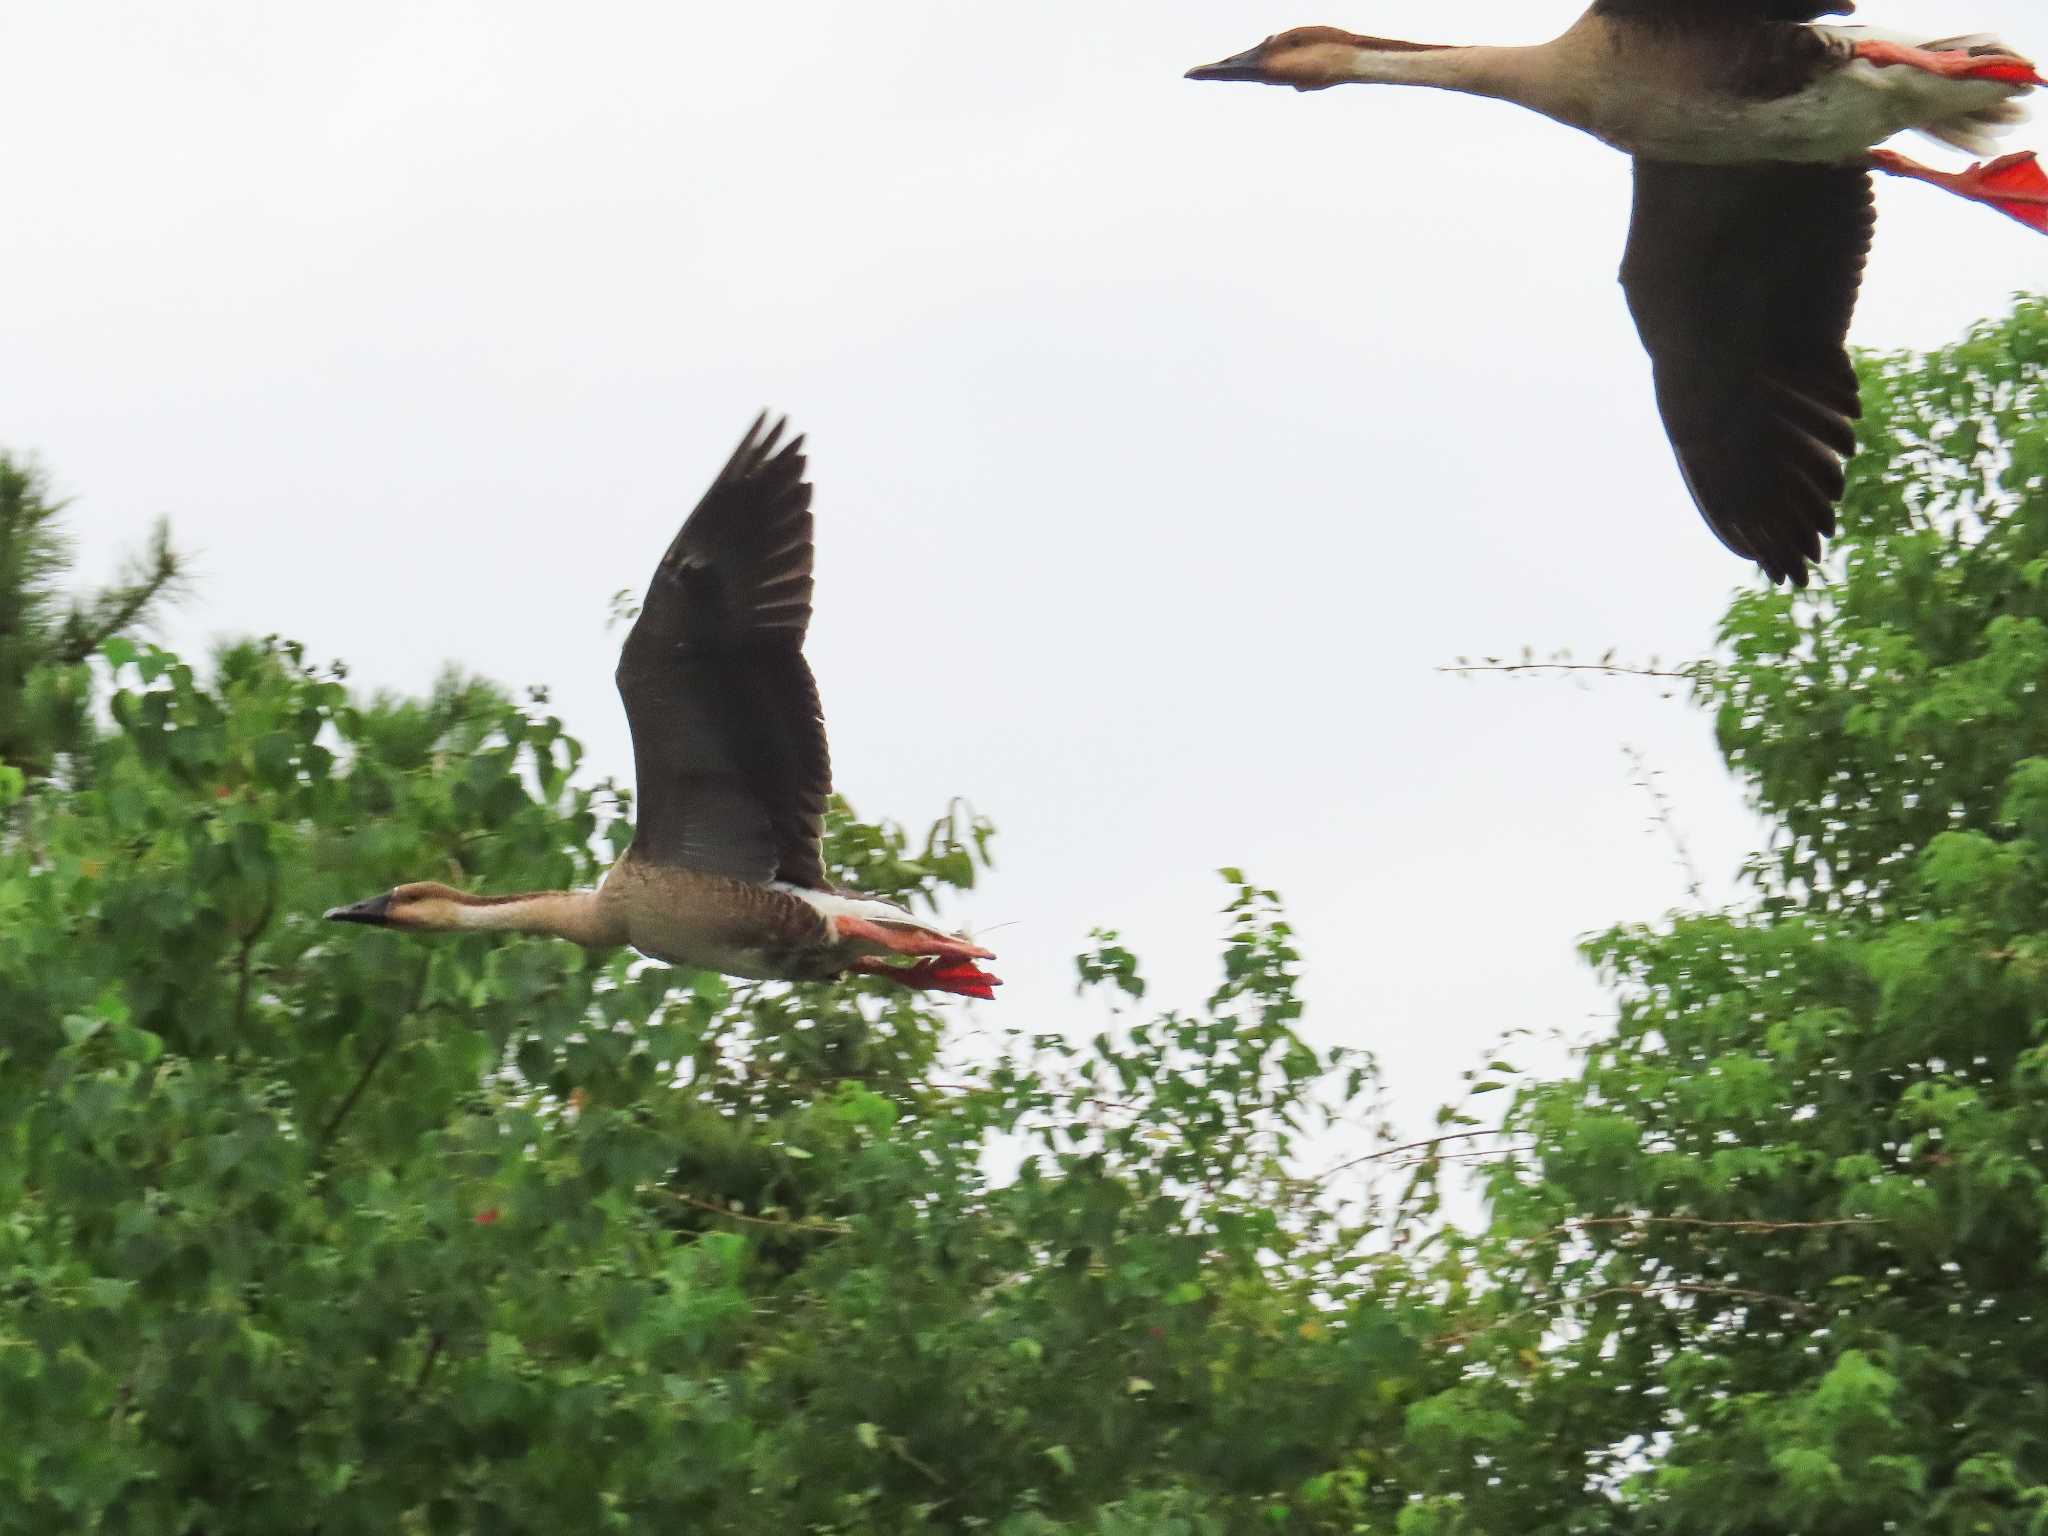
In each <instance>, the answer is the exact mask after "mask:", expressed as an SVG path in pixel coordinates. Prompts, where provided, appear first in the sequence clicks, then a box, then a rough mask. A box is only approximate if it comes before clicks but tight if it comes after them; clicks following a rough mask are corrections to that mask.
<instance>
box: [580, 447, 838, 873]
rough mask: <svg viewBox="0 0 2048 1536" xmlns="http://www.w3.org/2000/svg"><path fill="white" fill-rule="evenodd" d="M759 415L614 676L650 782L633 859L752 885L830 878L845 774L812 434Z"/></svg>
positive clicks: (659, 572) (665, 569)
mask: <svg viewBox="0 0 2048 1536" xmlns="http://www.w3.org/2000/svg"><path fill="white" fill-rule="evenodd" d="M785 425H786V423H785V422H783V421H777V422H776V423H775V424H774V425H773V426H770V425H769V424H768V418H767V416H766V415H765V414H764V415H762V416H761V417H760V418H759V419H758V420H756V421H755V423H754V425H753V427H752V428H750V429H749V430H748V432H747V436H746V438H745V440H744V441H743V442H741V444H740V445H739V447H738V449H737V450H735V451H734V453H733V456H732V458H731V460H730V461H729V462H728V463H727V464H726V466H725V468H724V469H723V470H721V471H720V472H719V475H718V478H717V479H716V480H715V481H713V482H712V485H711V489H710V490H708V491H706V492H705V493H704V499H703V500H702V501H700V502H699V503H698V504H697V508H696V510H695V511H694V512H692V513H691V514H690V516H689V519H688V520H687V521H686V522H685V523H684V524H683V526H682V530H681V531H680V532H679V533H677V534H676V537H675V541H674V542H673V543H672V544H670V545H669V547H668V552H667V553H666V554H664V555H663V556H662V557H661V564H660V565H658V566H656V567H655V571H654V580H653V581H652V583H650V584H649V586H648V588H647V601H646V603H645V604H644V605H643V606H642V608H641V610H640V617H639V618H638V620H636V621H635V623H634V625H633V630H632V633H631V634H629V635H627V636H626V644H625V647H624V648H623V649H622V650H621V652H620V654H619V670H618V676H617V681H618V685H619V696H620V697H621V698H622V699H624V700H625V704H626V719H627V722H628V723H629V724H630V725H631V727H632V730H633V761H634V766H635V768H636V770H637V776H638V779H639V786H640V792H639V805H638V816H637V820H636V824H635V827H634V834H633V841H634V847H635V849H636V850H638V851H640V852H642V853H644V854H646V855H647V856H649V857H651V858H652V859H654V860H655V861H657V862H660V863H665V864H676V865H681V866H683V867H685V868H689V869H694V870H700V871H703V872H705V873H708V874H721V875H730V876H733V877H734V878H737V879H741V880H754V881H767V880H786V881H788V882H790V883H791V884H793V885H801V886H807V887H822V886H823V885H824V883H825V875H824V867H823V863H822V855H821V853H820V848H819V842H820V838H821V836H822V834H823V831H824V822H825V800H826V797H827V796H828V795H830V793H831V791H832V765H831V757H830V753H829V751H828V750H827V747H826V744H825V720H824V711H823V710H822V709H821V708H820V706H819V703H818V685H817V684H816V682H814V681H813V680H812V678H811V669H810V666H809V664H808V663H806V662H805V660H804V656H803V644H804V633H805V631H806V630H807V629H808V628H809V627H810V622H811V487H810V485H809V483H808V482H807V481H806V480H805V479H804V455H803V439H802V438H801V437H798V438H794V439H792V440H791V441H790V442H789V443H788V444H787V445H785V446H782V447H781V448H780V449H778V448H777V444H778V443H779V442H780V440H781V437H782V433H783V429H784V427H785Z"/></svg>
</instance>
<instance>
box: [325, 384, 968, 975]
mask: <svg viewBox="0 0 2048 1536" xmlns="http://www.w3.org/2000/svg"><path fill="white" fill-rule="evenodd" d="M785 425H786V423H785V422H783V421H777V422H776V423H775V424H774V425H773V426H772V427H771V426H769V425H768V418H767V416H766V415H765V414H764V415H763V416H761V417H760V418H759V419H758V420H757V421H755V423H754V425H753V427H752V428H751V429H750V430H749V431H748V433H747V436H746V438H745V440H744V441H742V442H741V444H740V445H739V448H738V449H737V450H736V451H735V452H734V454H733V456H732V458H731V460H730V461H729V462H728V463H727V464H726V466H725V468H724V469H723V470H721V471H720V472H719V475H718V478H717V479H716V480H715V481H713V482H712V485H711V489H710V490H708V491H706V492H705V493H704V499H703V500H702V501H700V502H699V503H698V504H697V508H696V510H695V511H693V512H692V513H691V514H690V516H689V518H688V520H687V521H686V522H684V524H683V526H682V531H681V532H679V533H678V534H677V535H676V537H675V541H674V542H673V543H671V544H670V545H669V547H668V552H667V553H666V554H664V555H663V556H662V557H661V563H660V564H659V565H657V566H656V567H655V570H654V579H653V582H652V583H651V584H650V585H649V586H648V589H647V601H646V602H645V604H644V605H643V606H642V607H641V610H640V615H639V617H638V618H637V619H636V620H635V621H634V624H633V628H632V631H631V633H629V634H628V635H627V636H626V643H625V646H624V647H623V649H622V650H621V652H620V655H619V667H618V672H617V677H616V680H617V683H618V687H619V695H620V697H621V698H622V699H623V700H624V701H625V705H626V720H627V723H628V724H629V725H630V726H631V728H632V734H633V761H634V766H635V768H636V770H637V774H638V780H639V794H638V796H637V797H636V808H637V819H636V822H635V825H634V828H633V841H632V844H631V846H630V847H628V848H627V849H626V851H625V853H624V854H622V855H621V856H620V858H619V859H618V861H617V862H616V863H615V864H613V865H612V867H611V869H610V870H609V871H608V872H607V873H606V875H605V877H604V879H603V881H602V882H600V883H599V885H598V886H597V888H596V889H595V890H584V891H536V892H527V893H523V894H520V895H515V896H473V895H470V894H468V893H466V892H463V891H458V890H455V889H453V888H451V887H449V886H445V885H439V884H435V883H433V882H430V881H422V882H418V883H415V884H411V885H401V886H399V887H398V888H397V889H395V890H391V891H387V892H386V893H385V894H383V895H381V896H376V897H373V898H371V899H370V900H368V901H364V902H358V903H357V904H356V905H354V906H351V907H336V908H334V909H333V910H331V911H330V912H328V913H327V914H326V915H327V916H328V917H329V918H331V919H333V920H334V921H336V922H343V923H369V924H372V925H374V926H376V927H380V928H396V929H400V930H402V931H405V932H409V933H458V932H459V933H468V932H476V931H478V930H486V931H496V932H508V933H525V934H546V935H552V936H554V937H557V938H563V939H570V940H573V941H574V942H576V943H578V944H582V945H585V946H586V947H588V948H591V949H615V948H618V947H619V946H620V945H631V946H632V947H633V948H634V949H636V950H638V951H640V953H641V954H643V955H651V956H653V957H654V958H655V959H657V960H666V961H668V962H670V963H671V964H674V965H684V966H694V967H698V968H700V969H704V970H714V971H723V972H725V973H727V974H728V975H733V976H748V977H755V978H759V979H769V980H783V981H829V980H832V979H833V978H835V977H839V976H842V975H846V974H848V973H854V974H860V975H868V976H880V977H885V978H887V979H888V980H890V981H894V982H899V983H901V984H902V985H904V986H907V987H917V988H923V989H926V990H930V991H936V992H953V993H958V994H960V995H961V996H964V997H983V998H985V997H992V996H994V992H993V990H992V989H993V988H994V987H996V986H998V985H1000V983H999V981H998V979H997V978H996V977H994V976H991V975H989V974H988V973H987V972H986V971H983V970H982V969H980V968H979V967H978V966H976V965H975V963H974V962H975V961H977V960H989V959H993V958H994V956H993V955H992V954H991V953H990V952H989V951H988V950H986V949H982V948H980V947H978V946H977V945H975V944H972V943H970V942H969V941H968V940H966V939H964V938H962V937H960V936H959V935H957V934H950V933H946V932H943V931H941V930H940V929H937V928H934V927H933V926H932V925H931V924H929V923H927V922H925V921H923V920H922V919H920V918H917V917H913V916H912V915H911V914H910V913H909V912H906V911H904V910H903V909H902V908H901V907H898V906H895V905H893V904H891V903H889V902H886V901H878V900H874V899H872V898H869V897H864V896H856V895H852V894H849V893H845V892H840V891H835V890H833V889H832V887H831V885H830V884H829V883H828V882H827V881H826V879H825V867H824V858H823V851H822V847H821V839H822V836H823V830H824V822H825V801H826V797H827V796H828V795H830V793H831V790H832V767H831V761H830V758H829V755H828V753H827V750H826V745H825V721H824V718H823V711H822V710H821V708H820V706H819V703H818V686H817V684H816V683H815V682H814V681H812V678H811V669H810V666H809V664H808V663H807V662H805V660H804V655H803V643H804V632H805V630H807V629H808V628H809V627H810V622H811V487H810V484H809V482H808V481H807V480H806V479H805V478H804V454H803V442H804V440H803V439H802V438H801V437H798V438H794V439H792V440H791V441H790V442H789V443H787V444H785V445H783V446H782V447H780V448H779V449H778V447H777V444H778V443H779V442H780V440H781V437H782V433H783V430H784V427H785Z"/></svg>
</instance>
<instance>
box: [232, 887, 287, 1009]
mask: <svg viewBox="0 0 2048 1536" xmlns="http://www.w3.org/2000/svg"><path fill="white" fill-rule="evenodd" d="M276 910H277V898H276V896H275V895H273V896H272V897H271V899H270V900H269V902H267V903H266V904H265V905H264V908H263V912H262V915H261V916H259V917H258V918H257V919H256V921H255V923H254V924H253V925H251V927H250V929H249V931H248V932H247V933H245V934H243V935H242V943H241V946H240V949H239V951H238V952H237V953H236V955H235V1038H236V1039H237V1040H240V1039H243V1038H245V1037H246V1035H247V1025H248V1022H249V983H250V978H251V972H252V970H253V966H252V965H251V961H252V960H253V959H254V957H255V954H256V941H257V940H258V939H260V938H261V937H263V930H264V929H266V928H268V927H269V926H270V919H271V916H272V914H274V913H275V912H276Z"/></svg>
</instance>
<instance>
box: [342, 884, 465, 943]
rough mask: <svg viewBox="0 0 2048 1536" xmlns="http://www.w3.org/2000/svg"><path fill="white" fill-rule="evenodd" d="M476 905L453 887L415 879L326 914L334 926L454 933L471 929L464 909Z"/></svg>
mask: <svg viewBox="0 0 2048 1536" xmlns="http://www.w3.org/2000/svg"><path fill="white" fill-rule="evenodd" d="M476 905H479V902H478V899H477V898H476V897H474V896H469V895H466V894H464V893H463V892H461V891H458V890H456V889H455V888H454V887H453V886H449V885H438V884H436V883H435V882H434V881H432V880H416V881H414V882H412V883H411V884H410V885H401V886H396V887H394V888H393V889H391V890H388V891H386V892H385V893H384V894H383V895H382V896H372V897H371V898H370V899H369V900H368V901H359V902H357V903H356V904H355V905H354V906H352V907H329V908H328V909H327V911H326V913H325V914H324V915H325V917H326V918H327V920H328V921H329V922H331V923H367V924H368V925H369V926H370V927H372V928H402V929H405V930H407V931H408V932H412V933H452V932H454V931H455V930H456V929H458V928H464V927H467V926H469V925H468V924H467V923H466V922H465V921H464V916H463V914H464V910H465V909H466V908H469V907H472V906H476Z"/></svg>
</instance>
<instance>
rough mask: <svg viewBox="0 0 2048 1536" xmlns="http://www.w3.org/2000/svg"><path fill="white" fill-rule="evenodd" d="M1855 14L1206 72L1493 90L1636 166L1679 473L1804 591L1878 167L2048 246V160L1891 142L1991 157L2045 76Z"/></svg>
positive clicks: (1718, 13) (1643, 320) (1272, 43)
mask: <svg viewBox="0 0 2048 1536" xmlns="http://www.w3.org/2000/svg"><path fill="white" fill-rule="evenodd" d="M1850 8H1851V7H1850V6H1849V5H1848V4H1846V3H1841V4H1828V3H1826V0H1596V3H1595V4H1594V6H1593V8H1592V9H1591V10H1589V11H1588V12H1587V13H1586V14H1585V15H1584V16H1582V17H1581V18H1580V19H1579V20H1578V22H1577V23H1576V24H1574V25H1573V26H1572V27H1571V28H1570V29H1569V30H1568V31H1566V32H1565V33H1564V34H1563V35H1561V36H1559V37H1557V38H1555V39H1553V40H1552V41H1550V42H1548V43H1542V44H1538V45H1536V46H1534V47H1528V48H1483V47H1478V48H1465V47H1446V46H1442V45H1438V44H1421V43H1405V42H1399V41H1396V40H1393V39H1388V38H1373V37H1364V36H1361V35H1359V34H1356V33H1350V32H1345V31H1343V30H1341V29H1338V28H1334V27H1300V28H1296V29H1294V30H1293V31H1292V32H1283V33H1280V34H1277V35H1276V36H1274V37H1270V38H1268V39H1266V41H1265V42H1263V43H1261V44H1259V45H1258V47H1256V48H1253V49H1248V50H1247V51H1246V52H1244V53H1241V54H1237V55H1235V56H1233V57H1231V58H1228V59H1223V60H1220V61H1218V62H1217V63H1215V64H1208V65H1202V66H1199V67H1197V68H1196V69H1193V70H1190V71H1189V72H1188V73H1189V77H1190V78H1192V79H1198V80H1246V81H1255V82H1259V83H1263V84H1272V85H1289V86H1293V87H1294V88H1295V89H1297V90H1320V89H1323V88H1325V87H1328V86H1333V85H1344V84H1354V83H1357V84H1387V85H1419V86H1428V87H1434V88H1437V89H1441V90H1450V91H1458V92H1463V93H1465V94H1469V95H1478V96H1490V97H1495V98H1498V99H1502V100H1506V101H1511V102H1515V103H1517V104H1519V105H1522V106H1525V107H1528V108H1529V109H1531V110H1533V111H1536V112H1539V113H1541V114H1542V115H1544V116H1546V117H1549V118H1552V119H1553V120H1555V121H1557V122H1560V123H1563V124H1565V125H1566V126H1568V127H1572V128H1576V129H1579V130H1580V131H1582V132H1585V133H1588V134H1591V135H1592V136H1593V137H1595V138H1597V139H1600V140H1601V141H1602V142H1604V143H1607V144H1609V145H1611V146H1613V147H1614V148H1616V149H1618V150H1620V151H1622V152H1623V153H1625V154H1628V155H1630V156H1632V157H1634V159H1635V163H1636V203H1635V212H1634V216H1633V218H1632V220H1631V224H1630V230H1629V238H1628V248H1627V251H1626V253H1625V255H1624V258H1623V262H1622V271H1621V277H1622V285H1623V289H1624V292H1625V294H1626V297H1627V299H1628V304H1629V309H1630V312H1631V314H1632V315H1633V316H1634V318H1635V321H1636V325H1637V329H1638V331H1639V332H1640V334H1641V336H1642V340H1643V344H1644V347H1645V349H1646V350H1647V351H1648V353H1649V355H1650V361H1651V365H1652V372H1653V377H1654V382H1655V386H1656V391H1657V403H1658V409H1659V413H1660V414H1661V415H1662V417H1663V420H1664V425H1665V428H1666V431H1667V433H1668V434H1669V436H1670V438H1671V443H1672V448H1673V450H1674V452H1675V454H1676V456H1677V459H1678V463H1679V469H1680V472H1681V474H1682V476H1683V478H1684V480H1685V484H1686V487H1687V489H1688V491H1689V492H1690V493H1691V495H1692V499H1693V501H1694V503H1695V504H1696V505H1697V507H1698V508H1699V511H1700V513H1701V515H1702V516H1703V517H1704V518H1705V519H1706V522H1707V524H1708V526H1709V527H1710V528H1711V529H1712V530H1713V531H1714V533H1715V534H1716V536H1718V537H1719V538H1720V539H1721V541H1722V542H1723V543H1724V544H1726V545H1727V546H1728V547H1729V548H1730V549H1731V550H1733V551H1735V552H1736V553H1737V554H1740V555H1743V556H1746V557H1747V558H1749V559H1752V560H1754V561H1756V562H1757V563H1758V564H1759V565H1761V566H1762V567H1763V569H1764V571H1765V572H1766V574H1767V575H1769V576H1770V577H1771V578H1772V579H1773V580H1785V581H1790V582H1793V583H1794V584H1796V585H1800V586H1804V585H1805V584H1806V581H1807V577H1808V567H1809V564H1810V563H1811V562H1814V561H1817V560H1818V559H1819V558H1820V554H1821V547H1822V539H1823V538H1824V537H1825V536H1826V535H1828V534H1831V533H1833V532H1834V527H1835V514H1834V505H1835V502H1836V501H1837V500H1839V499H1840V497H1841V494H1842V491H1843V487H1844V484H1845V470H1844V463H1845V461H1846V460H1847V459H1848V458H1849V456H1850V455H1851V454H1853V453H1854V451H1855V447H1856V438H1855V430H1854V426H1853V422H1854V420H1855V418H1856V417H1857V416H1858V415H1860V414H1861V405H1860V402H1859V400H1858V398H1857V385H1856V376H1855V371H1854V369H1853V367H1852V366H1851V364H1850V361H1849V355H1848V348H1847V335H1848V329H1849V321H1850V317H1851V315H1852V313H1853V311H1854V307H1855V301H1856V293H1857V289H1858V287H1859V286H1860V283H1861V278H1862V272H1863V266H1864V261H1865V258H1866V257H1867V255H1868V251H1869V246H1870V240H1871V235H1872V231H1873V228H1874V224H1875V207H1874V202H1873V199H1872V195H1871V187H1870V173H1871V171H1873V170H1881V171H1886V172H1889V173H1891V174H1895V175H1903V176H1910V177H1914V178H1917V179H1920V180H1925V181H1930V182H1933V183H1935V184H1937V185H1940V186H1943V187H1946V188H1947V189H1949V190H1951V191H1955V192H1959V193H1962V194H1963V195H1965V196H1968V197H1971V198H1973V199H1975V200H1977V201H1982V202H1986V203H1989V204H1991V205H1992V206H1994V207H1996V208H1998V209H1999V210H2000V211H2001V212H2004V213H2006V214H2009V215H2010V216H2012V217H2013V218H2015V219H2018V220H2020V221H2021V222H2023V223H2026V224H2028V225H2029V226H2030V227H2032V228H2035V229H2037V230H2039V231H2041V232H2042V233H2048V173H2044V172H2043V171H2042V169H2041V167H2040V166H2039V164H2038V163H2037V162H2036V160H2035V158H2034V157H2033V156H2032V155H2009V156H2006V157H2004V158H2003V159H2000V160H1996V161H1993V162H1992V163H1991V164H1989V165H1979V166H1974V167H1972V168H1971V169H1970V170H1968V171H1964V172H1955V173H1950V172H1942V171H1936V170H1933V169H1931V168H1929V167H1926V166H1921V165H1918V164H1916V163H1914V162H1912V161H1909V160H1907V159H1905V157H1903V156H1901V155H1897V154H1894V153H1892V152H1890V151H1888V150H1882V149H1879V148H1877V146H1878V145H1881V144H1882V143H1884V141H1885V140H1887V139H1890V138H1892V137H1893V136H1895V135H1897V134H1899V133H1902V132H1905V131H1907V130H1917V131H1919V132H1921V133H1923V134H1926V135H1928V136H1930V137H1932V138H1935V139H1938V140H1940V141H1942V142H1944V143H1946V144H1949V145H1952V146H1954V147H1957V148H1960V149H1964V150H1967V151H1970V152H1972V153H1977V154H1983V153H1987V152H1988V150H1989V147H1990V145H1991V141H1992V138H1993V136H1994V135H1995V134H1997V133H1998V132H1999V131H2001V130H2002V129H2004V128H2005V127H2007V126H2009V125H2011V124H2012V123H2015V122H2018V121H2020V120H2021V119H2022V118H2023V116H2024V112H2023V108H2022V107H2021V104H2020V100H2021V98H2022V97H2024V96H2025V95H2026V94H2027V93H2028V92H2029V91H2031V90H2032V89H2033V88H2034V87H2036V86H2037V85H2040V84H2044V83H2048V81H2043V79H2042V77H2041V76H2040V75H2039V74H2038V73H2036V71H2035V69H2034V67H2033V65H2032V64H2031V63H2029V62H2028V61H2027V60H2026V59H2024V58H2022V57H2020V56H2019V55H2018V54H2015V53H2013V52H2011V51H2010V50H2009V49H2007V48H2006V47H2005V46H2004V45H2003V44H2001V43H1999V42H1998V41H1997V40H1995V39H1992V38H1988V37H1966V38H1945V39H1911V38H1902V37H1899V36H1896V35H1892V34H1887V33H1879V32H1876V31H1873V30H1869V29H1865V28H1861V27H1849V26H1841V25H1834V24H1825V23H1822V22H1820V21H1819V20H1818V18H1819V17H1821V16H1823V15H1828V14H1834V13H1840V12H1844V11H1847V10H1849V9H1850Z"/></svg>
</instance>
